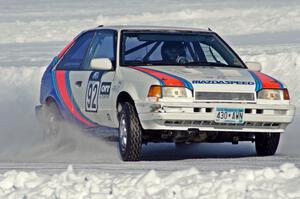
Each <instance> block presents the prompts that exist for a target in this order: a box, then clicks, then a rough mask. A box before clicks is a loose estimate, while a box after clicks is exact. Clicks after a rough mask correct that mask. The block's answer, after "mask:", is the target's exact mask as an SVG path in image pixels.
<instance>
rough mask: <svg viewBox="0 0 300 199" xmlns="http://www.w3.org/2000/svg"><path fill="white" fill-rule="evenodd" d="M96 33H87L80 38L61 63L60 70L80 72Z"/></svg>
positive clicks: (58, 67)
mask: <svg viewBox="0 0 300 199" xmlns="http://www.w3.org/2000/svg"><path fill="white" fill-rule="evenodd" d="M93 36H94V32H87V33H85V34H84V35H82V36H80V37H79V38H78V39H77V40H76V42H75V44H74V45H73V46H72V47H71V49H70V50H69V51H68V52H67V54H66V55H65V56H64V57H63V58H62V60H61V61H60V62H59V64H58V66H57V69H58V70H79V69H80V66H81V65H82V62H83V59H84V56H85V54H86V51H87V49H88V47H89V46H90V43H91V41H92V39H93Z"/></svg>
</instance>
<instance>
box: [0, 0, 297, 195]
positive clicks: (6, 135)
mask: <svg viewBox="0 0 300 199" xmlns="http://www.w3.org/2000/svg"><path fill="white" fill-rule="evenodd" d="M121 4H122V6H120V5H121ZM98 24H156V25H176V26H194V27H204V28H206V27H211V28H212V29H214V30H216V31H217V32H219V33H220V34H221V35H222V36H225V38H226V40H227V41H228V42H229V43H230V44H231V45H232V46H233V47H234V49H235V50H236V51H237V52H238V53H239V54H240V55H241V57H242V58H243V59H244V60H245V61H247V60H248V61H254V60H255V61H260V62H261V63H262V64H263V71H264V72H266V73H268V74H270V75H272V76H274V77H276V78H278V79H280V80H281V81H282V82H284V83H285V84H286V85H287V86H288V88H289V90H290V94H291V97H292V102H293V103H294V104H295V105H296V106H298V107H299V103H300V92H299V88H300V84H299V80H300V78H299V75H300V37H299V35H300V2H299V1H297V0H287V1H279V0H275V1H272V0H265V1H258V0H253V1H243V2H242V1H238V0H224V1H217V0H213V1H209V2H208V1H203V0H190V1H181V0H174V1H173V0H172V1H171V0H167V1H161V0H152V1H138V0H128V1H126V2H122V3H121V1H120V0H112V1H96V0H93V1H92V0H91V1H89V2H88V3H85V4H82V1H80V0H73V1H61V0H60V1H58V0H53V1H51V2H49V1H35V0H24V1H18V0H12V1H1V0H0V29H1V34H0V84H1V89H0V198H43V197H44V198H117V197H120V198H125V197H127V198H133V197H136V198H188V197H190V198H199V197H203V198H299V197H300V192H299V187H300V181H299V179H300V171H299V168H300V148H299V143H298V140H299V138H300V135H299V133H300V132H299V122H300V115H297V117H296V119H295V122H294V123H293V124H292V125H291V126H290V127H289V128H288V130H287V132H286V133H285V134H284V135H283V136H282V139H281V143H280V147H279V150H278V153H277V154H276V155H275V156H272V157H256V156H255V150H254V145H253V144H252V143H245V144H241V145H231V144H197V145H192V146H187V147H186V148H185V149H181V150H180V149H177V148H175V147H174V145H172V144H150V145H147V146H145V147H144V148H143V153H142V161H141V162H138V163H124V162H121V161H120V159H119V155H118V152H117V146H116V142H114V141H113V140H111V139H108V138H105V139H104V138H103V137H99V136H95V135H92V134H84V133H82V132H80V131H79V130H78V129H74V128H71V127H70V128H68V130H66V134H65V135H63V136H62V137H60V139H54V140H51V141H47V142H44V141H43V140H42V135H41V132H40V129H39V126H38V123H37V121H36V120H35V118H34V106H35V105H36V104H37V103H38V96H39V86H40V78H41V74H42V73H43V71H44V70H45V66H46V65H47V64H48V63H49V62H50V60H51V59H52V57H53V56H55V55H56V54H57V53H58V52H59V50H60V49H62V48H63V46H64V45H65V44H66V43H67V42H68V41H69V40H70V39H71V38H72V37H74V36H75V35H76V34H77V33H78V32H80V31H81V30H82V29H85V28H89V27H94V26H96V25H98ZM158 154H159V155H158ZM69 164H72V165H73V167H74V170H72V169H71V167H69V169H68V170H67V167H68V165H69Z"/></svg>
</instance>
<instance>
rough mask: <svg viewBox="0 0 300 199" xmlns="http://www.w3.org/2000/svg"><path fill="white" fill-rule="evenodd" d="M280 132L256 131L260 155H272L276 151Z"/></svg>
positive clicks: (256, 142)
mask: <svg viewBox="0 0 300 199" xmlns="http://www.w3.org/2000/svg"><path fill="white" fill-rule="evenodd" d="M279 140H280V133H256V135H255V148H256V154H257V155H258V156H271V155H274V154H275V153H276V150H277V147H278V145H279Z"/></svg>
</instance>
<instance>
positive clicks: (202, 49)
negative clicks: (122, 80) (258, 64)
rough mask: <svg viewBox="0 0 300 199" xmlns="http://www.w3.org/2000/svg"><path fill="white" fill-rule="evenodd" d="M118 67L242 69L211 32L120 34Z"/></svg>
mask: <svg viewBox="0 0 300 199" xmlns="http://www.w3.org/2000/svg"><path fill="white" fill-rule="evenodd" d="M121 45H122V52H121V65H123V66H142V65H150V66H151V65H184V66H189V65H190V66H223V67H239V68H244V65H243V64H242V62H241V60H240V58H239V57H238V56H237V55H236V54H235V53H234V52H233V51H232V50H231V49H230V48H229V47H228V46H227V45H226V44H225V43H224V42H223V41H222V40H221V39H220V38H219V37H218V36H217V35H216V34H214V33H209V32H196V33H195V32H193V33H191V32H175V33H174V32H172V33H168V32H150V31H148V32H146V31H143V32H133V31H123V34H122V44H121Z"/></svg>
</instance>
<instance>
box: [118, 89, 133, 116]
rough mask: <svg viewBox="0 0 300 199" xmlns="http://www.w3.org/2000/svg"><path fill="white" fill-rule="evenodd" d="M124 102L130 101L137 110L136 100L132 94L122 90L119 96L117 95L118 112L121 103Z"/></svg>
mask: <svg viewBox="0 0 300 199" xmlns="http://www.w3.org/2000/svg"><path fill="white" fill-rule="evenodd" d="M122 102H130V103H131V104H132V105H133V106H134V108H135V110H136V107H135V103H134V100H133V98H132V97H131V95H130V94H129V93H128V92H126V91H122V92H120V93H119V95H118V97H117V102H116V109H117V112H118V111H119V104H121V103H122Z"/></svg>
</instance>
